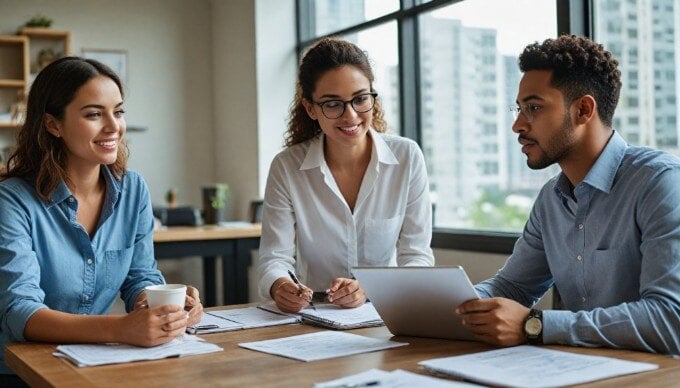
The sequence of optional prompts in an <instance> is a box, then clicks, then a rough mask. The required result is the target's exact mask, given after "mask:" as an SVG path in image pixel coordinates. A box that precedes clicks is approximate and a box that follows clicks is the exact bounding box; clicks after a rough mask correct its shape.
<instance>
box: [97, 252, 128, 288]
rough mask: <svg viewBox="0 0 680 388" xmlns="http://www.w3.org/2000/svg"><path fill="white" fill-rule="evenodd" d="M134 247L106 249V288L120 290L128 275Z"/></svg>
mask: <svg viewBox="0 0 680 388" xmlns="http://www.w3.org/2000/svg"><path fill="white" fill-rule="evenodd" d="M133 251H134V247H130V248H125V249H120V250H113V251H106V252H105V254H104V268H105V284H106V288H109V289H112V290H119V289H120V286H121V285H123V281H124V280H125V277H126V276H127V274H128V272H129V269H130V264H131V263H132V253H133Z"/></svg>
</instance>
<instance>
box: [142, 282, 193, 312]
mask: <svg viewBox="0 0 680 388" xmlns="http://www.w3.org/2000/svg"><path fill="white" fill-rule="evenodd" d="M144 291H146V302H147V303H148V305H149V308H153V307H158V306H163V305H166V304H174V305H177V306H179V307H181V308H184V299H185V297H186V294H187V286H185V285H184V284H159V285H156V286H147V287H146V288H145V289H144Z"/></svg>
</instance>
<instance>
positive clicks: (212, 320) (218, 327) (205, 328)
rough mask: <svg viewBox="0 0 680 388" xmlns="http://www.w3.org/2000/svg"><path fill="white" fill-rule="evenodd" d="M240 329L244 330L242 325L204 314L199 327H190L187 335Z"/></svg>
mask: <svg viewBox="0 0 680 388" xmlns="http://www.w3.org/2000/svg"><path fill="white" fill-rule="evenodd" d="M239 329H243V324H242V323H239V322H234V321H230V320H227V319H224V318H220V317H218V316H215V315H212V314H211V313H208V312H204V313H203V316H202V317H201V322H199V323H198V325H193V326H188V327H187V333H189V334H210V333H219V332H223V331H230V330H239Z"/></svg>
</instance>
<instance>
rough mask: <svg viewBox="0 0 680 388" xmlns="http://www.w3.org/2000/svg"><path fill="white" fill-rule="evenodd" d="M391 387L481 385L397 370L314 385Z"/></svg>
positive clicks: (372, 371) (321, 387) (329, 387)
mask: <svg viewBox="0 0 680 388" xmlns="http://www.w3.org/2000/svg"><path fill="white" fill-rule="evenodd" d="M369 386H380V387H391V388H398V387H404V388H411V387H427V388H437V387H479V385H474V384H467V383H459V382H455V381H447V380H443V379H437V378H434V377H430V376H424V375H419V374H417V373H411V372H407V371H405V370H401V369H397V370H395V371H392V372H386V371H384V370H380V369H370V370H367V371H365V372H361V373H357V374H355V375H352V376H347V377H343V378H340V379H337V380H332V381H326V382H324V383H317V384H314V387H315V388H343V387H344V388H347V387H369Z"/></svg>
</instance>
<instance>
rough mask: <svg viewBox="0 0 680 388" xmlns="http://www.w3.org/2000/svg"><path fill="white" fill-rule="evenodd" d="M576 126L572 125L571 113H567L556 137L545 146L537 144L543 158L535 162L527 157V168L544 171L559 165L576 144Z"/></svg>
mask: <svg viewBox="0 0 680 388" xmlns="http://www.w3.org/2000/svg"><path fill="white" fill-rule="evenodd" d="M573 134H574V126H573V125H572V124H571V117H570V116H569V111H567V112H565V114H564V120H563V121H562V127H561V128H560V131H559V132H558V133H557V135H556V136H555V137H553V138H552V139H548V140H547V141H546V144H545V146H543V145H541V144H537V146H538V148H539V149H540V150H541V151H542V155H541V158H540V159H539V160H536V161H534V162H532V161H531V159H529V158H528V157H527V166H529V168H530V169H532V170H542V169H544V168H546V167H549V166H552V165H553V164H554V163H558V162H559V161H560V160H562V159H563V158H564V156H565V155H566V154H568V153H569V151H571V148H572V146H573V143H574V137H573ZM544 147H545V148H544Z"/></svg>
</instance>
